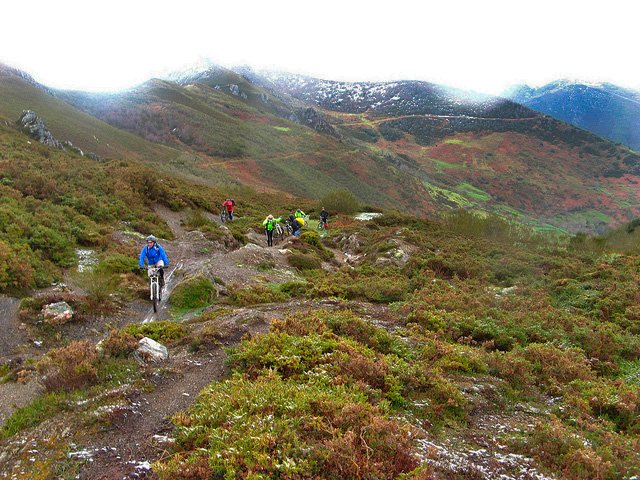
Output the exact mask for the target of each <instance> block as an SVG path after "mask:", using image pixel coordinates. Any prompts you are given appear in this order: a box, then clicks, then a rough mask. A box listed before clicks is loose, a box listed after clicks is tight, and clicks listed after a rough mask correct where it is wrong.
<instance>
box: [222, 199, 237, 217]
mask: <svg viewBox="0 0 640 480" xmlns="http://www.w3.org/2000/svg"><path fill="white" fill-rule="evenodd" d="M222 206H223V207H224V208H226V209H227V216H228V217H229V220H233V209H234V208H235V207H236V202H235V200H233V199H228V198H227V199H226V200H225V201H224V202H223V204H222Z"/></svg>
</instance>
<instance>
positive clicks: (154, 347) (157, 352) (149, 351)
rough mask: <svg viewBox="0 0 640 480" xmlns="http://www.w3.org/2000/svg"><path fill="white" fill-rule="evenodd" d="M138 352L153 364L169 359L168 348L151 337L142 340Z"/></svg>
mask: <svg viewBox="0 0 640 480" xmlns="http://www.w3.org/2000/svg"><path fill="white" fill-rule="evenodd" d="M137 352H138V354H140V355H141V356H142V357H145V358H148V359H149V360H151V361H152V362H160V361H163V360H166V359H167V358H169V351H168V350H167V347H165V346H164V345H162V344H161V343H158V342H156V341H155V340H153V339H151V338H149V337H144V338H142V339H140V341H139V342H138V350H137Z"/></svg>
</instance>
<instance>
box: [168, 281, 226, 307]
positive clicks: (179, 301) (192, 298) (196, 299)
mask: <svg viewBox="0 0 640 480" xmlns="http://www.w3.org/2000/svg"><path fill="white" fill-rule="evenodd" d="M215 292H216V288H215V286H214V285H213V283H212V282H211V280H209V279H208V278H205V277H203V276H197V277H193V278H190V279H188V280H185V281H184V282H182V283H181V284H180V285H178V286H177V287H176V288H175V289H174V290H173V292H172V293H171V297H169V302H170V303H171V305H172V306H174V307H176V308H179V309H188V310H190V309H194V308H201V307H206V306H208V305H211V304H212V303H213V301H214V294H215Z"/></svg>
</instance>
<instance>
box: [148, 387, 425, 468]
mask: <svg viewBox="0 0 640 480" xmlns="http://www.w3.org/2000/svg"><path fill="white" fill-rule="evenodd" d="M265 418H268V419H269V421H267V422H265V421H264V419H265ZM174 422H175V423H176V424H177V426H178V438H177V443H178V447H179V449H180V451H179V452H178V453H176V454H174V455H173V456H172V457H171V458H169V459H167V460H166V461H162V462H159V463H157V464H155V465H154V470H155V471H156V472H157V473H158V475H159V476H160V478H163V479H168V478H190V477H185V476H181V475H182V473H181V472H184V471H189V472H190V471H193V470H194V469H195V468H196V465H201V464H202V456H201V455H202V453H201V451H202V449H205V450H207V451H208V452H210V455H209V457H208V458H209V470H206V469H205V470H202V468H203V467H201V471H206V473H207V474H208V475H209V476H210V477H212V478H258V477H266V478H273V477H281V476H282V477H285V478H379V479H392V478H396V477H397V476H398V475H399V474H401V473H404V472H410V471H411V470H413V469H414V468H416V467H417V466H418V462H417V460H416V457H415V456H414V448H415V446H414V445H415V444H414V441H413V438H412V435H411V432H410V431H409V430H408V428H407V427H406V426H404V425H402V424H400V423H399V422H398V421H396V420H390V419H388V418H387V417H386V414H385V412H384V410H382V409H381V408H380V407H376V406H372V405H370V404H367V403H366V402H365V397H364V396H362V394H361V393H359V392H358V391H357V390H354V389H352V388H349V387H333V388H327V387H325V386H323V385H309V384H297V383H295V382H292V381H287V380H283V379H282V378H280V377H279V376H278V375H275V374H269V375H266V376H259V377H257V378H256V379H255V380H254V381H249V380H247V379H245V378H243V377H242V376H239V375H237V376H234V377H233V378H232V379H231V380H227V381H225V382H221V383H217V384H214V385H211V386H210V387H208V388H206V389H205V390H204V391H203V392H202V393H201V395H200V397H199V399H198V403H197V404H196V405H195V406H194V407H192V409H191V410H190V411H189V412H188V413H185V414H178V415H177V416H176V417H175V418H174ZM183 466H184V467H183ZM187 469H188V470H187Z"/></svg>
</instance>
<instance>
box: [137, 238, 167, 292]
mask: <svg viewBox="0 0 640 480" xmlns="http://www.w3.org/2000/svg"><path fill="white" fill-rule="evenodd" d="M145 260H146V261H147V267H157V268H159V269H160V291H162V288H163V287H164V267H168V266H169V257H167V254H166V253H165V251H164V248H162V246H161V245H160V244H159V243H158V239H157V238H156V237H155V236H154V235H149V236H148V237H147V244H146V245H145V246H144V247H142V250H141V251H140V258H139V259H138V266H139V267H140V268H144V262H145Z"/></svg>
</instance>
